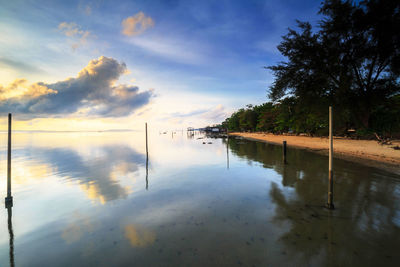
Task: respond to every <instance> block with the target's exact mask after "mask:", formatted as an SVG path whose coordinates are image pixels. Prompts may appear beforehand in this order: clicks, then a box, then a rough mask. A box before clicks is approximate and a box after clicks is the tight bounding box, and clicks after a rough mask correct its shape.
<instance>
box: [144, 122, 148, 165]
mask: <svg viewBox="0 0 400 267" xmlns="http://www.w3.org/2000/svg"><path fill="white" fill-rule="evenodd" d="M145 128H146V157H147V158H148V157H149V147H148V145H147V122H146V126H145Z"/></svg>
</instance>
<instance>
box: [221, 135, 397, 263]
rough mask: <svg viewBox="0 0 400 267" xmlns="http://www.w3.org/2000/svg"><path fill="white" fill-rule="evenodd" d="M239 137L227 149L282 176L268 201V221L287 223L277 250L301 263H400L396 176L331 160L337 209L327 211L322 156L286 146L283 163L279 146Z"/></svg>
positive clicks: (280, 223) (324, 170)
mask: <svg viewBox="0 0 400 267" xmlns="http://www.w3.org/2000/svg"><path fill="white" fill-rule="evenodd" d="M244 142H245V144H243V141H237V140H232V141H230V142H229V146H230V148H231V150H232V152H233V153H234V154H236V155H238V156H239V157H241V158H244V159H247V160H251V161H256V162H260V163H262V164H263V166H264V167H266V168H272V169H274V170H275V171H276V172H278V173H280V174H281V176H282V182H281V183H282V186H280V185H278V184H277V183H275V182H272V184H271V189H270V196H271V200H272V201H273V203H275V204H276V205H277V207H276V210H275V213H276V214H275V216H274V217H273V222H274V223H276V224H277V225H285V224H287V223H288V224H289V225H290V230H289V231H287V232H286V233H284V234H283V235H281V237H280V238H279V242H281V243H283V244H284V247H285V251H283V252H282V253H284V254H285V255H287V256H288V257H290V258H291V259H292V260H294V259H296V260H301V262H303V263H304V264H310V263H314V264H315V263H318V264H317V265H323V266H345V265H352V266H355V265H363V264H365V265H371V264H372V265H375V266H384V265H386V266H388V265H392V264H395V263H396V262H397V263H398V262H399V260H400V258H399V254H398V245H399V243H398V242H399V240H400V224H399V221H400V213H399V209H400V203H399V192H400V183H399V182H400V179H399V178H400V177H398V176H397V175H394V174H391V173H388V172H385V171H383V170H378V169H373V168H369V167H367V166H362V165H358V166H357V164H355V163H351V162H347V161H344V160H339V159H335V168H336V173H335V185H334V188H335V203H336V205H337V210H335V211H333V212H332V211H328V210H326V209H324V208H323V204H324V201H325V196H326V188H327V183H328V171H327V170H328V168H327V167H328V166H327V165H328V161H327V157H324V156H320V155H318V154H315V153H311V152H306V151H303V150H298V149H289V150H288V155H287V159H288V164H287V165H285V164H283V163H282V161H281V147H280V146H274V145H270V144H265V143H260V142H249V141H244ZM394 181H396V182H395V183H394ZM290 188H294V190H295V191H292V189H290ZM361 255H363V256H362V257H361Z"/></svg>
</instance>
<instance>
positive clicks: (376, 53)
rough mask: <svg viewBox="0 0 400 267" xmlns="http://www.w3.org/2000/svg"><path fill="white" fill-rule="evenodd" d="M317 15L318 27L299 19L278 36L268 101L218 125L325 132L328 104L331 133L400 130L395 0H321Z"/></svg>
mask: <svg viewBox="0 0 400 267" xmlns="http://www.w3.org/2000/svg"><path fill="white" fill-rule="evenodd" d="M319 14H320V16H321V19H320V20H319V22H318V23H317V26H316V27H314V28H313V27H312V25H311V24H310V23H309V22H301V21H297V25H298V29H297V30H293V29H288V33H287V34H286V35H285V36H283V37H282V41H281V43H280V44H279V45H278V50H279V51H280V53H281V54H282V55H283V56H284V57H285V61H283V62H279V63H278V64H276V65H273V66H267V67H266V69H267V70H269V71H272V73H273V75H274V77H275V80H274V82H273V84H272V85H271V86H270V87H269V88H268V97H269V99H270V101H269V102H266V103H264V104H262V105H255V106H253V105H247V106H246V107H245V108H242V109H239V110H238V111H236V112H235V113H233V114H232V115H231V117H229V118H227V119H226V120H225V121H224V122H223V123H222V125H221V126H222V127H225V128H227V129H228V130H229V131H266V132H273V133H283V132H293V133H307V134H311V135H326V134H327V131H328V130H327V128H328V127H327V126H328V106H330V105H331V106H333V107H334V115H335V116H334V124H335V133H336V134H339V135H340V134H347V133H349V132H350V131H352V130H355V132H356V134H357V135H358V136H369V135H371V134H374V133H377V134H379V135H382V136H388V137H393V136H397V137H398V136H400V76H399V74H400V1H398V0H369V1H360V2H359V1H357V2H356V1H350V0H345V1H344V0H326V1H324V2H323V3H322V4H321V8H320V11H319Z"/></svg>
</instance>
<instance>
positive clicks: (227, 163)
mask: <svg viewBox="0 0 400 267" xmlns="http://www.w3.org/2000/svg"><path fill="white" fill-rule="evenodd" d="M228 144H229V135H228V136H227V137H226V167H227V169H228V170H229V148H228Z"/></svg>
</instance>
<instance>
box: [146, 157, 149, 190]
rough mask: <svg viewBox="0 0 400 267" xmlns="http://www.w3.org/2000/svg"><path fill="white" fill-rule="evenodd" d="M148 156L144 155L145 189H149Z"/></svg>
mask: <svg viewBox="0 0 400 267" xmlns="http://www.w3.org/2000/svg"><path fill="white" fill-rule="evenodd" d="M148 177H149V156H148V154H147V155H146V190H148V189H149V179H148Z"/></svg>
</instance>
